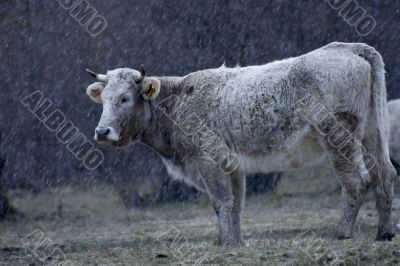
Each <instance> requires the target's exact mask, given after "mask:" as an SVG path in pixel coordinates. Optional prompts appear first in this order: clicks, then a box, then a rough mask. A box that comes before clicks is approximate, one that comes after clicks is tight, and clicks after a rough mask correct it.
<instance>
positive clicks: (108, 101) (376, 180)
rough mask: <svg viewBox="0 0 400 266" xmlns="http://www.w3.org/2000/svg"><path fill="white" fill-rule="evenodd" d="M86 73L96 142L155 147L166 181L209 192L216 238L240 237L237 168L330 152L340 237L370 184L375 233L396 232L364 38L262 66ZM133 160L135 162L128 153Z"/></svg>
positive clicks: (376, 67) (376, 87) (380, 236)
mask: <svg viewBox="0 0 400 266" xmlns="http://www.w3.org/2000/svg"><path fill="white" fill-rule="evenodd" d="M89 73H90V74H91V75H92V76H94V77H95V78H96V79H97V80H98V82H96V83H94V84H92V85H90V86H89V87H88V88H87V94H88V95H89V97H90V98H91V99H92V100H94V101H96V102H98V103H102V105H103V113H102V115H101V118H100V121H99V124H98V126H97V128H96V130H95V139H96V140H97V141H98V142H100V143H104V144H112V145H114V146H116V147H123V146H126V145H127V144H129V143H136V142H141V143H143V144H145V145H147V146H149V147H150V148H151V149H153V150H154V151H156V152H157V153H158V154H159V155H160V156H161V158H162V160H163V162H164V163H165V165H166V166H167V169H168V171H169V173H170V174H171V175H172V176H174V177H175V178H176V179H180V180H184V181H185V182H187V183H188V184H190V185H192V186H194V187H196V188H197V189H199V190H201V191H205V192H207V193H208V194H209V196H210V199H211V202H212V205H213V207H214V210H215V212H216V214H217V217H218V225H219V242H220V244H221V245H223V246H227V245H240V244H241V243H242V237H241V229H240V214H241V212H242V209H243V206H244V198H245V176H246V175H249V174H252V173H257V172H264V173H268V172H272V171H287V170H298V169H301V168H307V167H312V166H316V165H319V164H321V163H322V162H323V161H325V160H326V159H328V160H329V162H330V164H331V166H332V167H333V169H334V172H335V174H336V176H337V177H338V179H339V181H340V183H341V185H342V188H343V214H342V218H341V222H340V226H339V238H340V239H348V238H351V237H352V236H353V228H354V224H355V221H356V217H357V213H358V211H359V209H360V207H361V204H362V202H363V199H364V196H365V194H366V192H367V190H368V188H369V187H373V188H374V190H375V195H376V202H377V203H376V206H377V209H378V213H379V224H378V232H377V237H376V239H377V240H391V239H392V238H393V237H394V232H393V227H392V222H391V217H392V199H393V181H394V178H395V176H396V174H395V169H394V168H393V166H392V164H391V162H390V158H389V151H388V130H389V128H388V113H387V112H388V110H387V102H386V87H385V76H384V63H383V59H382V57H381V55H380V54H379V53H378V52H377V51H376V50H375V49H374V48H372V47H370V46H368V45H366V44H361V43H331V44H329V45H326V46H324V47H322V48H320V49H317V50H314V51H312V52H310V53H307V54H305V55H302V56H299V57H295V58H289V59H286V60H282V61H276V62H273V63H269V64H266V65H260V66H249V67H236V68H226V67H221V68H217V69H207V70H202V71H198V72H194V73H190V74H188V75H186V76H183V77H157V76H146V74H145V71H144V68H141V70H140V71H137V70H133V69H129V68H120V69H115V70H111V71H108V72H107V74H96V73H94V72H92V71H89ZM132 163H134V162H132Z"/></svg>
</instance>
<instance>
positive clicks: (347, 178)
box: [331, 140, 370, 239]
mask: <svg viewBox="0 0 400 266" xmlns="http://www.w3.org/2000/svg"><path fill="white" fill-rule="evenodd" d="M357 142H358V141H357V140H352V141H351V142H350V143H347V144H346V145H345V146H344V147H342V149H343V150H342V151H343V153H341V152H340V151H338V152H335V153H333V154H332V156H331V161H332V164H333V168H334V170H335V172H336V175H337V177H338V179H339V181H340V183H341V184H342V199H343V203H342V204H343V206H342V208H343V210H342V211H343V213H342V218H341V221H340V226H339V239H349V238H352V237H353V228H354V224H355V221H356V219H357V214H358V211H359V210H360V207H361V204H362V202H363V200H364V196H365V194H366V192H367V190H368V187H369V185H370V176H369V173H368V171H367V169H366V166H365V163H364V159H363V155H362V147H361V145H360V144H359V143H357Z"/></svg>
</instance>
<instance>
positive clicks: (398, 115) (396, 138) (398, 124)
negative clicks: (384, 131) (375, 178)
mask: <svg viewBox="0 0 400 266" xmlns="http://www.w3.org/2000/svg"><path fill="white" fill-rule="evenodd" d="M388 108H389V124H390V138H389V154H390V159H391V160H392V164H393V166H394V167H395V168H396V171H397V174H400V99H396V100H392V101H389V102H388Z"/></svg>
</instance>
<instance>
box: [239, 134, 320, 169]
mask: <svg viewBox="0 0 400 266" xmlns="http://www.w3.org/2000/svg"><path fill="white" fill-rule="evenodd" d="M239 160H240V167H241V169H242V170H243V171H244V172H245V173H246V174H252V173H260V172H262V173H268V172H273V171H274V172H280V171H293V170H299V169H304V168H309V167H315V166H318V165H323V164H326V163H327V158H326V153H325V151H324V149H323V148H322V147H321V145H320V144H319V143H318V142H316V141H315V140H314V139H313V138H312V137H311V136H309V135H305V136H303V137H302V138H301V139H300V140H299V141H298V142H297V143H296V144H294V145H292V146H290V147H288V148H285V149H282V150H279V151H276V152H271V153H268V154H264V155H260V156H248V155H246V154H239Z"/></svg>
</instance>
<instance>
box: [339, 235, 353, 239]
mask: <svg viewBox="0 0 400 266" xmlns="http://www.w3.org/2000/svg"><path fill="white" fill-rule="evenodd" d="M338 239H339V240H349V239H351V237H350V236H339V237H338Z"/></svg>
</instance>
